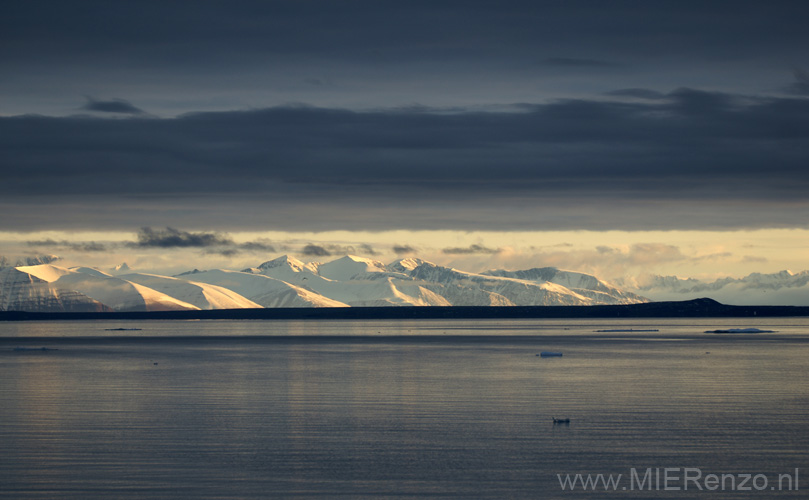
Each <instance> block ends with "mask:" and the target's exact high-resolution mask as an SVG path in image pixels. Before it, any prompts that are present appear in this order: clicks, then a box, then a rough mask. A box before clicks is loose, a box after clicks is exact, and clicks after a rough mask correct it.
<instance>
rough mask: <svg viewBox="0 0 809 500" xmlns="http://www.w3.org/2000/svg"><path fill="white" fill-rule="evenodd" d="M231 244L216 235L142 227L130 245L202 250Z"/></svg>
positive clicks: (231, 242)
mask: <svg viewBox="0 0 809 500" xmlns="http://www.w3.org/2000/svg"><path fill="white" fill-rule="evenodd" d="M232 244H233V240H231V239H230V238H228V237H226V236H223V235H220V234H217V233H204V232H200V233H191V232H188V231H180V230H178V229H174V228H171V227H167V228H166V229H152V228H150V227H143V228H141V230H140V231H139V232H138V241H137V242H136V243H132V244H131V245H132V246H136V247H142V248H143V247H146V248H189V247H201V248H204V247H213V246H229V245H232Z"/></svg>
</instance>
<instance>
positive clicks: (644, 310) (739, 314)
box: [0, 298, 809, 321]
mask: <svg viewBox="0 0 809 500" xmlns="http://www.w3.org/2000/svg"><path fill="white" fill-rule="evenodd" d="M796 316H809V307H807V306H732V305H726V304H721V303H719V302H717V301H715V300H713V299H705V298H703V299H694V300H686V301H676V302H646V303H642V304H626V305H596V306H482V307H478V306H452V307H436V306H432V307H335V308H263V309H213V310H200V311H151V312H145V311H130V312H24V311H0V321H49V320H58V321H64V320H122V319H137V320H150V319H153V320H192V319H200V320H202V319H231V320H274V319H276V320H290V319H302V320H303V319H306V320H309V319H313V320H317V319H323V320H339V319H346V320H365V319H367V320H379V319H519V318H528V319H531V318H560V319H561V318H710V317H718V318H748V317H796Z"/></svg>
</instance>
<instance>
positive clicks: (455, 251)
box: [441, 245, 500, 255]
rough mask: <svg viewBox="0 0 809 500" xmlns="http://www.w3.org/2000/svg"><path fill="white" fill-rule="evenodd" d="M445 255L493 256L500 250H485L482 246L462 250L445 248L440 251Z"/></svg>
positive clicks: (472, 246) (470, 246)
mask: <svg viewBox="0 0 809 500" xmlns="http://www.w3.org/2000/svg"><path fill="white" fill-rule="evenodd" d="M441 251H442V252H443V253H445V254H450V255H464V254H495V253H499V252H500V249H494V248H487V247H484V246H483V245H469V246H468V247H463V248H445V249H443V250H441Z"/></svg>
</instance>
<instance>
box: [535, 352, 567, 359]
mask: <svg viewBox="0 0 809 500" xmlns="http://www.w3.org/2000/svg"><path fill="white" fill-rule="evenodd" d="M537 356H539V357H542V358H560V357H562V353H561V352H556V351H542V352H541V353H539V354H537Z"/></svg>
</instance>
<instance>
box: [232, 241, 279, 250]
mask: <svg viewBox="0 0 809 500" xmlns="http://www.w3.org/2000/svg"><path fill="white" fill-rule="evenodd" d="M239 249H241V250H246V251H248V252H269V253H275V251H276V250H275V246H274V245H271V244H269V243H264V242H261V241H248V242H247V243H242V244H240V245H239Z"/></svg>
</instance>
